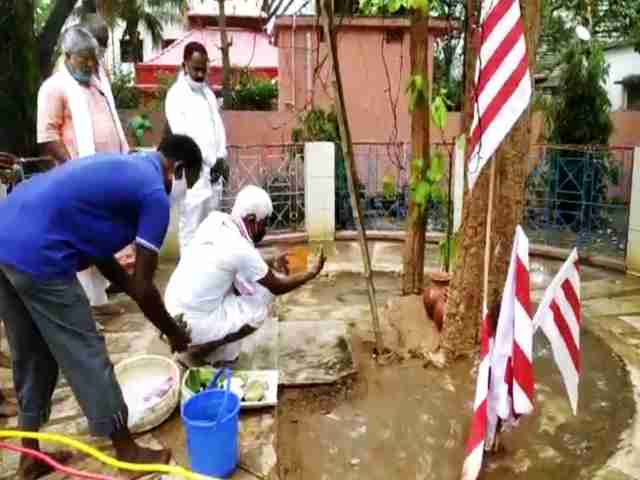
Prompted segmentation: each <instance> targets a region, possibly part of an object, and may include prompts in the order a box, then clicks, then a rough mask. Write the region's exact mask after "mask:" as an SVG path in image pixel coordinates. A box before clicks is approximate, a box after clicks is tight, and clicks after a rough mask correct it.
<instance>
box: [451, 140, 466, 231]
mask: <svg viewBox="0 0 640 480" xmlns="http://www.w3.org/2000/svg"><path fill="white" fill-rule="evenodd" d="M464 147H465V136H464V135H460V136H459V137H458V139H457V140H456V144H455V150H454V152H453V231H454V233H455V232H457V231H458V229H459V228H460V224H461V223H462V202H463V201H464V152H465V148H464Z"/></svg>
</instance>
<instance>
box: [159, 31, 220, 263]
mask: <svg viewBox="0 0 640 480" xmlns="http://www.w3.org/2000/svg"><path fill="white" fill-rule="evenodd" d="M183 59H184V62H183V64H182V65H183V71H182V72H180V74H179V76H178V79H177V80H176V82H175V83H174V84H173V85H172V86H171V88H170V89H169V91H168V92H167V99H166V102H165V114H166V117H167V123H168V125H169V128H170V130H171V132H173V133H182V134H185V135H189V136H190V137H192V138H193V139H194V140H195V141H196V143H197V144H198V146H199V147H200V150H202V157H203V158H204V164H203V168H202V174H201V176H200V179H199V180H198V183H197V184H196V185H195V187H194V188H193V189H191V191H190V192H189V193H188V194H186V195H185V196H184V198H183V199H182V200H181V202H180V204H179V205H178V215H179V223H178V239H179V242H180V250H181V252H182V251H184V250H185V249H186V247H187V245H188V244H189V242H190V241H191V239H192V238H193V236H194V235H195V232H196V230H197V228H198V225H200V223H202V221H203V220H204V219H205V218H206V217H207V215H208V214H209V212H211V211H212V210H216V209H218V208H219V206H220V201H221V197H222V188H223V182H225V181H227V180H228V173H227V171H226V167H225V164H224V158H225V157H226V156H227V150H226V148H227V140H226V134H225V129H224V124H223V123H222V117H221V116H220V112H219V109H218V101H217V99H216V96H215V94H214V93H213V91H212V90H211V88H209V85H208V84H207V73H208V71H209V56H208V55H207V50H206V49H205V47H204V46H203V45H202V44H201V43H198V42H190V43H188V44H187V45H186V46H185V48H184V55H183Z"/></svg>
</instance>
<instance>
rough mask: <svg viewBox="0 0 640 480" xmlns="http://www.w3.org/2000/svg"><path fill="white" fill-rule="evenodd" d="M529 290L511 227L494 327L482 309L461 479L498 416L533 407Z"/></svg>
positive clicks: (472, 469) (522, 247)
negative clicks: (507, 261)
mask: <svg viewBox="0 0 640 480" xmlns="http://www.w3.org/2000/svg"><path fill="white" fill-rule="evenodd" d="M530 311H531V301H530V290H529V240H528V239H527V236H526V235H525V233H524V231H523V230H522V228H521V227H520V226H518V227H516V234H515V238H514V241H513V250H512V253H511V263H510V265H509V271H508V273H507V280H506V282H505V287H504V291H503V294H502V301H501V302H500V310H499V314H497V323H496V328H495V332H494V329H493V327H492V325H493V322H494V321H495V318H496V312H492V314H490V315H486V314H485V318H484V323H483V328H482V331H483V334H482V350H481V357H480V367H479V369H478V383H477V386H476V397H475V402H474V414H473V418H472V420H471V431H470V434H469V440H468V444H467V457H466V459H465V462H464V465H463V469H462V480H475V479H476V478H477V477H478V474H479V473H480V469H481V468H482V457H483V453H484V449H485V447H489V446H491V445H492V443H493V439H494V437H495V433H496V428H497V425H498V419H501V420H503V425H505V426H506V425H510V424H512V423H513V422H514V421H515V420H516V419H517V417H518V416H520V415H525V414H528V413H531V411H532V410H533V387H534V381H533V363H532V344H533V324H532V321H531V314H530Z"/></svg>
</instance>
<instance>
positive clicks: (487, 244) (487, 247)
mask: <svg viewBox="0 0 640 480" xmlns="http://www.w3.org/2000/svg"><path fill="white" fill-rule="evenodd" d="M489 162H490V163H491V166H490V171H489V204H488V205H487V224H486V226H485V238H484V275H483V281H482V307H483V310H484V311H483V312H482V315H483V316H484V315H485V314H486V312H488V311H489V308H490V307H489V268H490V266H491V221H492V217H493V191H494V189H495V183H496V162H497V160H496V159H495V158H492V159H491V160H489ZM480 323H481V324H482V322H480Z"/></svg>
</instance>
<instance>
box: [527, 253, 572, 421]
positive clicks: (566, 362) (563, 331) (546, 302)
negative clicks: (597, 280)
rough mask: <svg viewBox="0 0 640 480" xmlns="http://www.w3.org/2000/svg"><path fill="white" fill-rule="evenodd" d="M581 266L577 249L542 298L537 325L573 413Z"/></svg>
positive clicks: (534, 319)
mask: <svg viewBox="0 0 640 480" xmlns="http://www.w3.org/2000/svg"><path fill="white" fill-rule="evenodd" d="M580 312H581V303H580V268H579V265H578V250H577V249H575V248H574V249H573V251H572V252H571V255H569V258H568V259H567V260H566V261H565V262H564V265H562V268H561V269H560V271H558V273H557V275H556V276H555V278H554V279H553V281H552V282H551V284H550V285H549V287H548V288H547V290H546V292H545V293H544V297H542V302H541V303H540V306H539V307H538V311H537V312H536V315H535V316H534V317H533V326H534V329H536V330H537V328H538V327H540V328H541V329H542V331H543V332H544V334H545V335H546V337H547V339H548V340H549V343H550V344H551V350H552V351H553V358H554V360H555V362H556V364H557V365H558V369H559V370H560V373H561V375H562V381H563V382H564V386H565V388H566V389H567V394H568V395H569V402H570V403H571V408H572V409H573V414H574V415H575V414H576V413H577V412H578V383H579V381H580V324H581V313H580Z"/></svg>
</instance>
